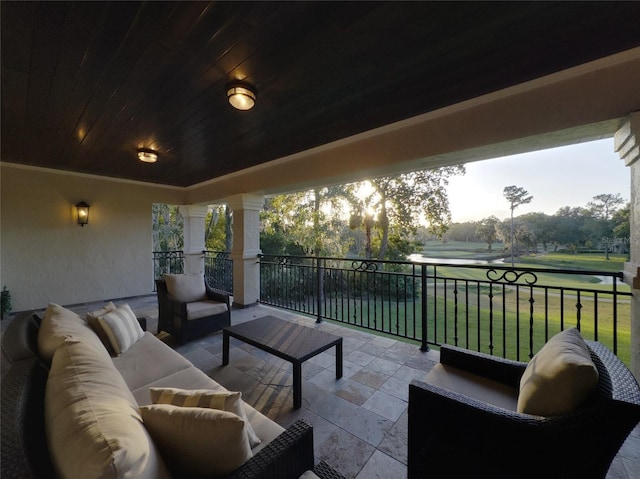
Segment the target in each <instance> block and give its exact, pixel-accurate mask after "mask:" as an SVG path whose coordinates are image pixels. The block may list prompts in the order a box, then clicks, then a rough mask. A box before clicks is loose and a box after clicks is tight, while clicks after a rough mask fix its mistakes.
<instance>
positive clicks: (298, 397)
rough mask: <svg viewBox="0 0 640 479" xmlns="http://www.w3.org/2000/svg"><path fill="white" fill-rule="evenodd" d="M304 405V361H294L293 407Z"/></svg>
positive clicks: (297, 407)
mask: <svg viewBox="0 0 640 479" xmlns="http://www.w3.org/2000/svg"><path fill="white" fill-rule="evenodd" d="M301 407H302V363H300V362H298V361H294V363H293V409H300V408H301Z"/></svg>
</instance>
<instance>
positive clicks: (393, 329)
mask: <svg viewBox="0 0 640 479" xmlns="http://www.w3.org/2000/svg"><path fill="white" fill-rule="evenodd" d="M465 245H467V244H466V243H465ZM469 246H471V247H470V248H469V250H468V251H467V252H468V253H473V250H476V251H477V250H478V249H479V247H481V246H482V245H480V244H478V243H475V244H470V245H469ZM447 247H448V248H449V250H448V251H449V252H450V253H453V252H454V251H458V253H459V250H457V248H460V245H459V244H458V245H451V244H447V245H443V250H444V249H446V248H447ZM484 249H485V250H486V245H484ZM456 257H458V258H459V257H461V255H460V254H456ZM624 261H625V258H624V257H620V256H613V255H612V256H611V259H610V260H606V259H605V257H604V255H602V254H600V255H599V254H577V255H569V254H561V253H549V254H546V255H536V256H529V257H521V258H519V262H518V263H517V264H516V267H518V266H521V267H527V266H528V267H541V268H561V269H582V270H597V271H607V272H616V271H620V270H622V268H623V264H624ZM435 272H436V273H437V276H438V277H439V278H442V277H446V278H448V279H447V287H446V295H445V287H444V286H443V283H444V282H443V280H442V279H439V280H438V283H437V284H438V286H437V288H436V292H435V293H434V291H433V282H432V281H430V282H429V285H428V286H427V290H428V305H427V318H428V321H427V338H428V340H429V341H430V342H435V343H444V342H446V343H450V344H455V343H456V340H455V338H457V344H458V345H460V346H462V347H468V348H471V349H476V350H480V351H484V352H492V353H493V354H496V355H499V356H505V357H507V358H511V359H517V358H519V359H520V360H525V361H526V360H527V359H528V358H529V355H530V354H531V352H533V353H535V352H536V351H537V350H539V348H540V347H541V346H542V345H543V344H544V343H545V342H546V340H547V339H548V338H549V337H550V336H552V335H553V334H555V333H557V332H559V331H560V330H561V329H566V328H567V327H571V326H577V323H578V315H579V316H580V329H581V332H582V334H583V336H585V338H587V339H596V333H595V331H596V328H597V331H598V336H597V339H598V340H599V341H601V342H603V343H604V344H606V345H607V346H609V347H610V348H611V349H613V347H614V340H613V337H614V325H613V323H614V321H613V314H614V313H613V303H612V298H613V296H612V295H611V294H608V293H609V292H611V291H612V285H608V284H602V283H599V282H597V280H595V279H594V278H593V276H590V275H580V274H578V275H576V274H562V273H536V281H535V284H536V285H543V286H547V287H549V289H547V290H546V291H547V292H546V293H545V290H544V289H542V288H541V289H538V288H534V291H533V296H532V293H531V290H530V288H529V287H527V286H520V287H519V288H518V290H516V288H515V287H513V286H508V285H506V286H504V300H503V299H502V298H503V296H502V294H503V286H502V285H495V284H494V285H492V286H489V284H488V283H480V286H478V283H477V282H478V281H479V282H486V281H488V279H487V273H486V269H474V268H464V267H449V266H438V267H437V268H436V270H435ZM433 273H434V269H433V267H431V266H429V267H428V272H427V274H428V275H432V274H433ZM455 279H457V280H458V281H454V280H455ZM525 279H528V280H530V281H531V280H532V279H533V278H532V277H531V276H530V275H525V276H523V277H522V278H521V279H520V280H519V281H518V282H517V283H518V284H520V285H523V284H525V283H524V280H525ZM594 281H596V282H594ZM572 288H574V289H589V290H593V291H596V292H597V293H593V292H584V291H583V292H581V293H580V305H581V306H580V308H578V307H576V304H577V303H578V298H577V296H576V293H575V292H573V291H570V289H572ZM454 289H456V290H457V291H458V299H457V301H456V299H455V295H454V292H453V291H454ZM478 289H479V292H478ZM617 291H618V292H629V291H630V289H629V286H628V285H626V284H623V283H621V282H618V284H617ZM490 292H491V293H493V296H494V297H493V299H490V298H489V294H490ZM434 294H435V296H436V300H435V302H434V300H433V297H434ZM467 295H468V302H469V307H468V308H467V306H466V301H467V299H466V297H467ZM518 295H519V296H520V297H519V298H518ZM530 300H533V303H531V302H530ZM532 304H533V336H532V337H533V350H532V351H531V350H530V345H529V328H530V323H531V313H530V308H531V307H532ZM596 304H597V307H596ZM345 308H346V310H345ZM421 308H422V305H421V302H420V301H419V300H418V301H416V302H413V301H410V302H407V303H396V302H395V301H392V302H389V301H381V300H378V301H376V302H375V303H374V302H372V301H360V300H356V301H352V304H350V305H349V304H347V306H344V301H343V302H342V303H341V304H340V305H337V303H336V305H334V307H333V308H331V310H330V311H329V312H330V313H331V316H332V317H334V318H336V319H338V318H337V316H338V315H340V314H344V315H345V321H346V322H348V323H349V324H355V325H363V326H365V327H368V328H374V329H375V330H377V331H378V332H386V333H392V334H394V335H400V336H407V337H414V338H420V337H421V334H422V324H421ZM343 311H344V313H343ZM361 317H363V318H365V319H363V320H361V319H360V318H361ZM617 317H618V321H617V331H616V334H617V338H618V343H617V354H618V356H619V357H620V358H621V359H622V360H623V361H624V362H626V363H627V364H628V362H629V358H630V351H629V347H630V317H631V313H630V304H629V300H628V298H627V297H626V296H623V295H620V296H618V300H617ZM372 318H376V321H375V322H374V321H373V319H372ZM545 318H546V319H545ZM491 346H492V347H491Z"/></svg>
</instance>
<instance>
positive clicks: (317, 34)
mask: <svg viewBox="0 0 640 479" xmlns="http://www.w3.org/2000/svg"><path fill="white" fill-rule="evenodd" d="M1 7H2V12H1V14H2V31H1V33H2V39H1V40H2V42H1V46H2V72H1V74H2V118H1V121H2V131H1V134H2V137H1V139H2V160H3V161H6V162H13V163H22V164H27V165H35V166H42V167H49V168H56V169H62V170H68V171H75V172H84V173H91V174H97V175H107V176H112V177H120V178H128V179H133V180H141V181H146V182H152V183H162V184H168V185H176V186H188V185H192V184H196V183H199V182H202V181H206V180H208V179H210V178H214V177H218V176H221V175H224V174H227V173H231V172H234V171H237V170H240V169H243V168H247V167H250V166H253V165H257V164H260V163H263V162H267V161H270V160H273V159H277V158H280V157H283V156H286V155H290V154H293V153H296V152H299V151H303V150H306V149H308V148H311V147H314V146H318V145H322V144H324V143H327V142H331V141H333V140H337V139H340V138H344V137H346V136H350V135H353V134H356V133H360V132H363V131H366V130H369V129H372V128H375V127H379V126H382V125H385V124H388V123H391V122H394V121H398V120H401V119H405V118H408V117H411V116H415V115H417V114H420V113H424V112H427V111H431V110H434V109H437V108H440V107H443V106H446V105H449V104H453V103H457V102H460V101H462V100H465V99H469V98H473V97H476V96H478V95H482V94H485V93H488V92H491V91H496V90H499V89H502V88H505V87H507V86H510V85H514V84H517V83H521V82H524V81H527V80H531V79H534V78H537V77H540V76H543V75H546V74H549V73H552V72H555V71H559V70H562V69H565V68H568V67H572V66H575V65H578V64H581V63H584V62H587V61H590V60H594V59H597V58H600V57H603V56H607V55H610V54H613V53H616V52H619V51H622V50H626V49H629V48H632V47H636V46H639V45H640V2H584V3H582V2H531V3H529V2H513V3H511V2H406V3H405V2H93V1H89V2H6V1H2V4H1ZM233 79H242V80H246V81H248V82H250V83H252V84H253V85H255V87H256V88H257V102H256V106H255V108H253V109H252V110H250V111H246V112H241V111H237V110H234V109H233V108H232V107H231V106H230V105H229V104H228V102H227V99H226V89H225V87H226V85H227V83H228V82H229V81H230V80H233ZM461 134H463V132H461ZM139 147H150V148H154V149H157V150H158V151H159V154H160V160H159V161H158V162H157V163H155V164H145V163H141V162H140V161H138V160H137V158H136V149H137V148H139Z"/></svg>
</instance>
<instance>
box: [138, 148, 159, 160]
mask: <svg viewBox="0 0 640 479" xmlns="http://www.w3.org/2000/svg"><path fill="white" fill-rule="evenodd" d="M138 159H139V160H140V161H144V162H145V163H155V162H156V161H158V153H157V152H155V151H153V150H150V149H149V148H140V149H139V150H138Z"/></svg>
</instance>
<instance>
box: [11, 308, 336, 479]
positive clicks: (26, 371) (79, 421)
mask: <svg viewBox="0 0 640 479" xmlns="http://www.w3.org/2000/svg"><path fill="white" fill-rule="evenodd" d="M53 306H55V305H53ZM118 310H119V308H118ZM60 315H62V316H64V317H63V318H60V317H57V316H60ZM52 316H53V319H54V321H53V324H54V327H52V326H51V324H52V321H51V319H52ZM73 316H74V313H71V312H70V311H68V310H67V311H65V310H64V308H61V307H59V306H58V307H57V308H56V307H53V309H52V305H50V306H49V308H48V309H47V312H46V313H45V315H44V318H43V319H41V318H40V317H38V316H37V315H35V314H33V313H26V314H22V315H20V316H18V317H16V318H15V319H13V320H11V323H10V324H9V326H8V328H7V329H6V331H5V333H4V334H3V337H2V350H3V358H4V360H6V361H8V363H9V366H8V368H7V369H6V370H5V371H4V373H3V376H2V391H1V393H2V428H1V433H2V458H1V459H2V462H1V467H2V470H1V474H0V475H1V476H2V477H7V478H9V477H11V478H47V479H49V478H56V477H71V478H73V477H82V478H83V479H84V478H90V477H105V478H106V477H114V478H134V477H135V478H143V477H149V478H154V479H160V478H165V477H186V476H185V475H184V474H183V473H180V474H176V473H175V469H172V468H171V464H172V463H171V462H169V461H168V460H167V458H166V456H165V457H163V456H162V455H161V454H160V453H161V452H162V453H164V452H165V451H164V450H163V449H161V448H160V447H159V446H158V445H157V444H156V442H157V440H156V437H153V436H152V435H151V434H150V432H149V431H147V427H146V425H145V424H144V422H143V421H142V420H141V417H142V416H141V415H140V414H139V412H140V411H142V410H143V409H144V408H145V406H146V405H149V404H150V403H151V402H152V401H151V399H150V388H152V387H156V388H168V387H171V388H183V389H184V390H187V389H189V390H193V389H206V390H214V391H221V392H223V391H226V390H225V389H224V388H223V387H222V386H220V385H219V384H218V383H216V382H215V381H214V380H212V379H211V378H209V377H208V376H206V375H205V374H204V373H203V372H202V371H200V370H199V369H197V368H195V367H194V366H193V365H192V364H191V363H190V362H189V361H187V360H186V359H185V358H184V357H183V356H181V355H180V354H178V353H176V352H175V351H173V350H172V349H171V348H169V347H168V346H167V345H165V344H164V343H163V342H162V341H160V340H158V339H157V338H156V337H155V336H153V335H152V334H150V333H148V332H144V333H143V334H142V336H141V337H140V338H139V339H138V340H137V341H135V342H134V343H133V344H131V346H130V347H129V348H128V349H127V350H126V351H124V352H121V354H119V355H109V354H108V353H107V351H106V349H105V350H104V351H100V350H99V348H100V347H102V348H105V346H104V344H103V343H102V342H101V341H100V340H99V338H97V337H96V338H93V337H92V336H91V335H92V334H95V333H94V331H93V330H92V328H90V327H89V325H88V324H87V323H86V322H85V321H84V319H83V318H80V317H78V316H77V315H75V318H74V317H73ZM47 321H48V323H47ZM69 322H70V323H71V325H69V324H68V323H69ZM45 323H46V324H45ZM140 324H141V325H144V324H145V322H144V320H141V321H140ZM61 325H62V326H61ZM45 328H46V331H44V330H45ZM141 329H142V328H141ZM54 331H55V332H54ZM55 335H58V336H59V337H57V338H53V336H55ZM96 336H97V335H96ZM78 391H80V393H81V395H80V396H78V395H77V394H78ZM74 395H75V396H74ZM236 405H237V404H236ZM146 407H149V408H152V407H154V406H146ZM162 407H167V408H169V407H174V406H164V405H163V406H162ZM240 407H241V408H242V410H243V414H246V416H245V418H244V419H245V420H246V423H248V424H250V425H251V428H252V429H253V431H254V432H255V434H256V435H257V437H258V439H259V442H260V443H259V444H258V445H255V446H254V445H253V444H252V445H251V446H252V449H251V451H250V457H249V458H248V459H247V460H246V462H244V463H242V464H241V465H240V466H239V467H238V468H237V469H235V470H233V471H231V472H229V473H228V474H226V473H225V474H224V475H223V476H220V475H217V474H216V475H213V476H208V477H233V478H273V479H287V478H290V479H294V478H299V477H303V478H305V479H307V478H313V477H321V478H339V477H341V476H340V475H339V474H337V473H336V472H335V471H334V470H333V469H332V468H331V467H330V466H328V465H327V464H325V463H320V464H318V465H316V466H315V467H314V455H313V430H312V427H311V426H310V425H309V424H307V423H305V422H304V421H302V420H300V421H297V422H296V423H294V424H293V425H292V426H291V427H289V428H288V429H286V430H285V429H284V428H282V427H281V426H279V425H278V424H276V423H275V422H273V421H271V420H270V419H268V418H267V417H266V416H264V415H262V414H261V413H260V412H258V411H257V410H255V409H254V408H252V407H251V406H249V405H248V404H246V403H242V404H241V406H240ZM101 408H102V409H104V411H102V412H101ZM184 409H200V410H202V409H204V408H184ZM88 410H91V414H94V415H95V417H97V419H95V418H94V416H90V417H89V419H87V417H86V416H87V411H88ZM96 411H97V412H96ZM105 411H106V412H105ZM216 414H220V415H229V413H227V412H219V413H218V412H216ZM114 416H115V417H114ZM107 423H108V426H105V424H107ZM124 423H126V424H127V425H126V426H122V425H123V424H124ZM120 427H124V431H123V432H122V434H121V435H120V433H119V431H120V429H119V428H120ZM244 427H247V424H245V425H244ZM78 428H79V429H80V430H78ZM86 430H92V431H93V433H92V434H93V436H94V437H95V436H99V438H100V440H101V441H102V440H104V443H105V444H108V446H106V447H102V446H100V447H94V446H93V444H91V443H92V442H95V441H94V439H93V438H89V437H85V436H84V434H85V433H84V432H83V431H86ZM96 431H97V432H96ZM176 434H178V432H177V431H176ZM172 440H174V441H175V438H172ZM185 440H187V439H185ZM105 449H106V450H107V451H106V453H105ZM212 452H215V451H212ZM105 454H107V458H106V459H105V457H103V456H104V455H105ZM105 464H106V465H105Z"/></svg>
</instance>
